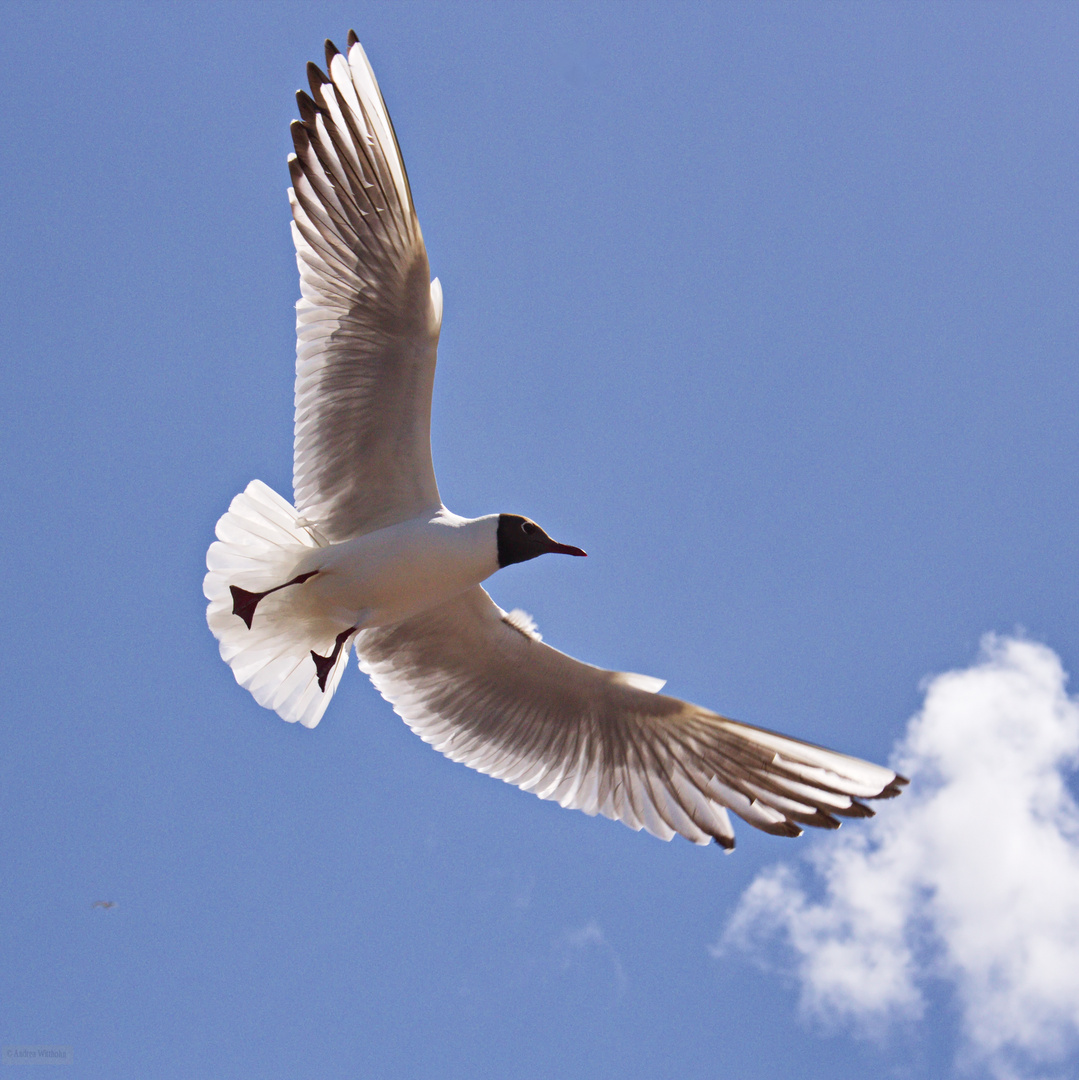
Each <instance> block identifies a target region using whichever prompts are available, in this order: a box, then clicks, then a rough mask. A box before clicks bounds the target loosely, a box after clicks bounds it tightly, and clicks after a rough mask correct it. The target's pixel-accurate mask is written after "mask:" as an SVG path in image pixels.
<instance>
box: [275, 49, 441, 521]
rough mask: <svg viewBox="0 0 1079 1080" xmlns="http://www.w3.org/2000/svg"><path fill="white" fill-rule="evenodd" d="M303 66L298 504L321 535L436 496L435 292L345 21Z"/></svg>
mask: <svg viewBox="0 0 1079 1080" xmlns="http://www.w3.org/2000/svg"><path fill="white" fill-rule="evenodd" d="M326 66H327V67H328V68H329V75H328V76H327V75H325V74H323V72H322V71H320V70H319V68H318V67H316V66H315V65H314V64H309V65H308V69H307V72H308V80H309V82H310V84H311V93H310V95H308V94H305V93H304V92H302V91H301V92H300V93H298V94H297V100H298V101H299V106H300V116H301V119H300V120H297V121H294V122H293V124H292V138H293V143H294V145H295V148H296V153H295V155H292V156H290V157H289V169H290V172H291V174H292V185H293V186H292V188H290V189H289V201H290V202H291V204H292V215H293V226H292V234H293V239H294V240H295V243H296V261H297V264H298V265H299V269H300V292H301V294H302V298H301V300H300V301H299V303H298V304H297V305H296V333H297V338H298V341H297V347H296V445H295V460H294V474H293V486H294V488H295V498H296V508H297V510H299V512H300V513H301V514H302V515H303V516H304V517H305V518H307V519H309V520H310V521H311V522H312V523H313V524H315V525H317V526H318V528H319V529H320V530H321V532H323V533H324V534H325V535H326V536H327V538H328V539H329V540H331V541H340V540H347V539H349V538H351V537H353V536H358V535H360V534H362V533H366V532H371V531H373V530H374V529H377V528H381V527H383V526H385V525H389V524H392V523H393V522H396V521H402V520H405V519H407V518H410V517H414V516H416V515H417V514H419V513H422V512H423V511H425V510H428V509H435V508H437V507H438V506H439V505H440V504H441V500H440V499H439V495H438V486H437V484H436V483H435V473H434V467H433V465H432V463H431V389H432V386H433V384H434V377H435V350H436V347H437V344H438V331H439V327H440V326H441V322H442V290H441V287H440V286H439V284H438V281H437V280H436V281H434V282H430V281H429V277H430V269H429V267H428V264H427V252H426V251H425V249H424V246H423V236H422V235H421V233H420V225H419V222H418V221H417V219H416V211H415V208H414V207H413V205H412V194H411V191H410V190H409V185H408V177H407V175H406V173H405V166H404V162H403V161H402V160H401V152H400V150H399V149H398V146H397V137H396V135H395V134H394V130H393V125H392V124H391V122H390V116H389V113H388V112H387V111H386V105H385V103H384V102H383V100H382V94H381V93H380V92H379V89H378V83H377V82H376V81H375V76H374V73H373V72H372V71H371V65H370V64H369V63H368V61H367V57H366V56H365V55H364V51H363V49H362V47H361V46H360V44H359V42H358V41H357V40H356V35H355V34H353V33H352V32H351V31H350V32H349V49H348V57H347V59H346V57H345V56H343V55H342V54H341V53H339V52H338V51H337V49H336V48H335V47H334V46H333V44H332V43H331V42H327V43H326Z"/></svg>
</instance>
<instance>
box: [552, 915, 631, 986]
mask: <svg viewBox="0 0 1079 1080" xmlns="http://www.w3.org/2000/svg"><path fill="white" fill-rule="evenodd" d="M558 946H559V952H560V953H561V954H562V968H563V970H566V969H568V968H570V967H572V966H574V965H575V964H577V963H579V962H580V961H581V960H582V959H583V958H584V957H585V956H586V955H588V954H591V953H597V952H598V953H599V954H600V955H604V956H606V957H607V960H608V961H609V963H610V965H611V974H612V975H613V977H614V992H615V997H616V998H620V997H621V996H622V995H623V994H624V993H625V992H626V972H625V969H624V968H623V967H622V960H621V957H619V955H618V953H617V952H616V951H615V948H614V946H613V945H611V943H610V942H609V941H608V940H607V935H606V934H604V932H603V928H602V927H601V926H600V925H599V923H598V922H596V920H595V919H590V920H589V921H588V922H587V923H585V925H584V926H582V927H581V928H580V929H578V930H568V931H566V933H564V934H563V935H562V936H561V938H560V939H559V940H558Z"/></svg>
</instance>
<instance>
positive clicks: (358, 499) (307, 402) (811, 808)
mask: <svg viewBox="0 0 1079 1080" xmlns="http://www.w3.org/2000/svg"><path fill="white" fill-rule="evenodd" d="M326 69H327V71H326V72H323V71H322V70H321V69H320V68H318V67H317V66H316V65H314V64H309V65H308V68H307V74H308V80H309V83H310V93H306V92H303V91H300V92H299V93H298V94H297V100H298V102H299V112H300V119H299V120H297V121H294V122H293V124H292V138H293V143H294V146H295V154H292V155H290V156H289V170H290V172H291V176H292V187H291V188H290V189H289V200H290V202H291V205H292V217H293V221H292V235H293V240H294V241H295V245H296V260H297V264H298V266H299V271H300V293H301V299H300V300H299V302H298V303H297V305H296V331H297V338H298V342H297V348H296V421H295V448H294V453H295V457H294V474H293V488H294V495H295V501H296V504H295V506H293V505H291V504H290V503H289V502H288V501H287V500H286V499H284V498H282V497H281V496H280V495H278V494H277V493H276V492H274V491H272V490H271V489H270V488H269V487H267V486H266V485H265V484H263V483H262V482H261V481H258V480H253V481H252V482H251V483H250V484H249V485H248V486H247V488H246V489H245V490H244V491H243V492H242V493H241V494H239V495H237V496H236V497H235V498H234V499H233V500H232V503H231V504H230V506H229V509H228V512H227V513H226V514H225V515H224V516H223V517H222V518H221V519H220V520H219V521H218V523H217V530H216V534H217V540H216V542H215V543H213V544H211V546H210V550H209V552H208V553H207V558H206V564H207V569H208V571H209V572H208V573H207V575H206V578H205V582H204V592H205V594H206V598H207V600H209V607H208V611H207V620H208V622H209V625H210V629H211V630H212V631H213V633H214V635H215V636H216V637H217V639H218V642H219V645H220V650H221V656H222V658H223V659H224V660H225V661H226V662H227V663H228V664H229V665H230V666H231V667H232V671H233V674H234V675H235V677H236V681H237V682H238V683H239V684H240V685H241V686H244V687H246V688H247V689H248V690H250V691H251V693H252V694H253V695H254V697H255V700H256V701H258V703H259V704H260V705H264V706H265V707H266V708H269V709H273V710H275V711H276V712H277V713H278V715H280V716H281V717H282V718H283V719H285V720H289V721H297V720H298V721H299V722H300V723H301V724H303V725H305V726H306V727H309V728H313V727H314V726H315V725H316V724H317V723H318V722H319V720H320V719H321V718H322V715H323V713H324V712H325V711H326V707H327V706H328V705H329V703H330V699H331V698H332V697H333V694H334V691H335V690H336V688H337V685H338V683H339V681H340V679H341V676H342V674H343V672H344V670H345V667H346V666H347V662H348V658H349V655H350V654H351V652H352V651H353V650H355V652H356V655H357V657H358V660H359V666H360V668H361V670H363V671H364V672H365V673H366V674H367V675H368V676H369V677H370V678H371V681H372V682H373V683H374V685H375V686H376V688H377V689H378V690H379V692H380V693H381V694H382V696H383V697H384V698H386V700H387V701H389V702H390V704H391V705H392V706H393V708H394V710H395V711H396V712H397V713H398V714H399V715H400V716H401V717H402V718H403V719H404V721H405V722H406V723H407V724H408V725H409V726H410V727H411V728H412V730H413V731H415V732H416V734H418V735H419V736H420V737H421V738H422V739H424V740H425V741H426V742H428V743H430V744H431V745H432V746H434V747H435V749H437V750H440V751H441V752H442V753H443V754H445V755H446V756H447V757H449V758H452V759H453V760H454V761H459V762H463V763H464V764H466V765H469V766H471V767H472V768H474V769H478V770H479V771H480V772H484V773H487V774H489V775H491V776H495V777H498V778H499V779H501V780H505V781H507V782H508V783H511V784H516V785H517V786H518V787H521V788H523V789H524V790H525V791H531V792H533V793H534V794H536V795H538V796H539V797H540V798H543V799H553V800H555V801H557V802H558V803H560V804H561V805H562V806H565V807H573V808H576V809H579V810H583V811H585V813H588V814H603V815H604V816H606V817H609V818H613V819H616V820H618V821H622V822H624V823H625V824H626V825H628V826H629V827H630V828H632V829H637V830H640V829H642V828H643V829H647V830H648V831H649V832H650V833H652V834H654V835H655V836H658V837H661V838H662V839H664V840H669V839H671V838H672V837H673V836H674V835H675V834H681V835H682V836H684V837H686V838H687V839H689V840H692V841H693V842H694V843H697V844H708V843H710V842H713V841H714V842H715V843H717V844H719V845H720V846H721V847H723V848H726V849H728V850H729V849H730V848H733V846H734V830H733V829H732V827H731V822H730V818H729V816H728V810H733V811H734V813H735V814H737V815H738V816H739V817H741V818H743V819H745V820H746V821H747V822H749V824H751V825H754V826H756V827H757V828H759V829H763V830H764V831H765V832H768V833H773V834H776V835H780V836H797V835H799V834H800V833H801V831H802V830H801V828H800V826H802V825H815V826H820V827H824V828H837V827H838V826H839V823H840V819H842V818H845V817H869V816H871V815H872V813H873V812H872V810H870V809H869V807H867V806H866V805H865V803H864V802H862V801H861V800H863V799H881V798H889V797H891V796H894V795H897V794H899V791H900V788H901V787H902V785H903V784H905V783H906V780H905V779H904V778H903V777H901V776H899V775H897V774H896V773H895V772H893V771H892V770H891V769H887V768H884V767H882V766H879V765H874V764H871V763H869V762H866V761H861V760H859V759H857V758H853V757H849V756H847V755H845V754H839V753H835V752H834V751H831V750H826V749H823V748H821V747H818V746H814V745H811V744H809V743H805V742H801V741H800V740H798V739H793V738H789V737H787V736H784V735H779V734H776V733H774V732H771V731H766V730H764V729H761V728H757V727H752V726H750V725H748V724H742V723H738V722H737V721H734V720H730V719H727V718H726V717H723V716H720V715H719V714H717V713H714V712H711V711H710V710H708V709H705V708H701V707H700V706H698V705H692V704H690V703H688V702H685V701H680V700H679V699H677V698H673V697H668V696H666V695H663V694H660V693H659V692H658V691H659V690H660V688H661V687H662V686H663V685H664V684H663V682H662V680H659V679H654V678H651V677H649V676H645V675H637V674H633V673H630V672H621V671H607V670H604V669H603V668H599V667H594V666H592V665H591V664H586V663H583V662H581V661H579V660H575V659H573V658H572V657H570V656H567V655H566V654H565V653H561V652H558V651H557V650H555V649H552V648H551V647H550V646H548V645H546V644H544V643H543V642H542V640H541V638H540V635H539V634H538V633H537V632H536V628H535V626H534V625H533V623H532V620H531V619H530V618H529V617H528V616H527V615H526V614H525V613H524V612H521V611H513V612H509V613H507V612H505V611H503V610H502V609H501V608H500V607H498V605H497V604H495V603H494V601H493V600H492V599H491V598H490V596H489V595H488V594H487V592H486V591H485V590H484V589H483V587H482V585H481V582H483V581H484V580H485V579H487V578H488V577H490V576H491V575H492V574H494V573H496V572H497V571H498V570H499V569H501V568H502V567H505V566H509V565H511V564H513V563H520V562H526V561H528V560H530V559H534V558H536V557H538V556H540V555H546V554H562V555H573V556H583V555H584V554H585V552H583V551H582V550H581V549H580V548H577V547H572V546H570V545H568V544H562V543H558V542H556V541H555V540H553V539H552V538H551V537H550V536H548V535H547V533H546V532H545V531H544V530H543V529H542V528H541V527H540V526H539V525H537V524H536V522H534V521H532V520H530V519H529V518H527V517H523V516H521V515H519V514H509V513H506V514H489V515H487V516H485V517H479V518H463V517H460V516H458V515H457V514H454V513H453V512H452V511H450V510H448V509H447V508H446V507H445V506H444V505H443V503H442V499H441V498H440V496H439V493H438V485H437V484H436V482H435V473H434V467H433V464H432V460H431V435H430V424H431V390H432V385H433V383H434V377H435V354H436V349H437V346H438V338H439V330H440V328H441V325H442V287H441V286H440V284H439V282H438V279H437V278H435V279H434V280H431V276H430V269H429V266H428V261H427V252H426V250H425V248H424V244H423V236H422V234H421V233H420V226H419V221H418V220H417V218H416V211H415V207H414V206H413V203H412V194H411V191H410V189H409V183H408V175H407V173H406V172H405V165H404V162H403V160H402V159H401V152H400V149H399V147H398V144H397V137H396V135H395V134H394V130H393V125H392V123H391V122H390V117H389V113H388V112H387V110H386V105H385V103H384V101H383V99H382V94H381V92H380V91H379V88H378V83H377V82H376V81H375V76H374V73H373V71H372V70H371V66H370V64H369V63H368V60H367V56H366V54H365V53H364V51H363V49H362V47H361V46H360V44H359V42H358V41H357V39H356V35H355V34H354V33H352V32H350V33H349V35H348V48H347V52H345V53H341V52H339V51H338V50H337V49H336V48H335V47H334V45H333V44H332V43H331V42H329V41H327V42H326ZM327 72H328V73H327Z"/></svg>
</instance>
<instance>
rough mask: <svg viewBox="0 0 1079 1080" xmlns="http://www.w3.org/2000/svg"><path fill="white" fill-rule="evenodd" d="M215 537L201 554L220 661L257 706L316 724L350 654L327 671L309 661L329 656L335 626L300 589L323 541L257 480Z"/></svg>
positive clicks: (338, 657)
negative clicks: (317, 655)
mask: <svg viewBox="0 0 1079 1080" xmlns="http://www.w3.org/2000/svg"><path fill="white" fill-rule="evenodd" d="M216 532H217V540H216V541H215V542H214V543H212V544H211V545H210V550H209V551H208V552H207V553H206V567H207V569H208V570H209V573H208V574H207V575H206V578H205V580H204V581H203V586H202V590H203V592H204V593H205V595H206V599H207V600H209V601H210V604H209V607H208V608H207V609H206V621H207V622H208V623H209V625H210V629H211V630H212V631H213V634H214V637H216V638H217V640H218V644H219V646H220V649H221V659H222V660H224V661H225V662H226V663H227V664H228V665H229V666H230V667H231V668H232V673H233V675H235V676H236V681H237V682H238V683H239V684H240V685H241V686H242V687H244V688H245V689H247V690H250V691H251V693H252V694H253V695H254V698H255V700H256V701H257V702H258V703H259V704H260V705H263V706H265V707H266V708H267V709H273V710H274V711H275V712H277V714H278V715H279V716H281V717H282V719H285V720H288V721H293V722H294V721H296V720H299V722H300V723H301V724H303V725H304V726H305V727H314V726H315V725H316V724H317V723H318V722H319V720H321V719H322V714H323V713H324V712H325V711H326V706H327V705H328V704H329V703H330V699H331V698H332V697H333V694H334V691H335V690H336V689H337V684H338V683H339V682H340V680H341V675H342V673H343V672H344V670H345V667H346V666H347V662H348V655H349V653H350V652H351V650H350V649H340V650H338V653H337V654H336V655H335V657H334V663H333V665H332V668H330V669H329V670H327V671H325V672H322V671H320V668H319V666H318V664H317V663H316V661H315V659H314V658H313V657H312V653H313V652H317V653H322V652H324V651H327V650H326V643H327V641H329V642H333V641H334V639H335V636H336V632H337V630H339V629H340V627H339V625H335V624H334V623H332V622H331V621H330V620H327V619H325V618H321V617H318V616H317V615H314V614H312V613H311V612H310V610H306V609H305V605H304V604H303V603H302V598H303V593H302V589H303V584H304V582H305V581H306V580H307V579H308V578H309V577H312V576H313V575H314V571H311V570H309V569H307V567H308V564H309V563H310V561H311V560H310V555H311V552H312V550H314V549H318V548H321V547H325V546H326V545H327V543H328V541H327V540H326V538H325V537H324V536H322V534H321V533H319V532H318V530H317V529H315V528H314V527H313V526H311V525H307V524H305V523H304V522H303V521H302V519H301V518H300V517H299V515H298V514H297V513H296V509H295V507H293V506H292V505H291V504H290V503H288V502H287V501H286V500H285V499H283V498H282V497H281V496H280V495H278V494H277V492H276V491H274V490H273V489H272V488H269V487H267V485H266V484H264V483H263V482H262V481H261V480H252V481H251V483H250V484H248V485H247V488H246V489H245V490H244V491H243V493H242V494H240V495H237V496H236V498H234V499H233V500H232V503H231V504H230V505H229V509H228V513H226V514H225V515H223V516H222V518H221V519H220V520H219V521H218V523H217V529H216ZM323 667H325V664H324V665H323ZM322 674H325V680H324V681H325V689H322V687H321V686H320V675H322Z"/></svg>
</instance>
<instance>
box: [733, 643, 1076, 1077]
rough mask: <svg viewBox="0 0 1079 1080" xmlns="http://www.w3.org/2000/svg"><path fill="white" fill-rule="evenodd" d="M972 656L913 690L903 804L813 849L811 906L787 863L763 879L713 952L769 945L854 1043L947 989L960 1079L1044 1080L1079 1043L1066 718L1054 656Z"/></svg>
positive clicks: (912, 1014)
mask: <svg viewBox="0 0 1079 1080" xmlns="http://www.w3.org/2000/svg"><path fill="white" fill-rule="evenodd" d="M982 646H983V655H982V657H981V659H980V660H979V662H978V663H977V664H976V665H975V666H974V667H971V668H968V669H966V670H962V671H951V672H948V673H947V674H944V675H940V676H938V677H936V678H934V679H933V680H932V681H931V682H929V684H928V686H927V687H926V697H925V705H924V707H923V709H922V711H921V712H920V713H919V714H918V715H917V716H915V717H914V718H913V719H912V720H911V721H910V724H909V726H908V729H907V734H906V737H905V739H904V740H903V742H902V744H901V745H900V746H899V747H898V749H897V752H896V755H895V760H896V764H897V766H898V768H899V769H900V771H901V772H903V773H905V774H906V775H907V776H909V777H910V778H911V786H910V788H909V789H908V790H907V792H906V793H904V795H903V796H902V797H901V798H900V799H898V800H897V801H896V802H894V803H886V804H882V805H881V807H880V810H881V812H880V814H879V816H878V817H876V818H874V819H873V820H872V821H870V822H866V823H864V824H862V823H859V824H858V825H856V826H854V827H852V828H849V829H845V830H844V831H843V833H841V834H840V835H839V836H831V837H828V838H827V840H826V841H824V842H821V843H819V844H818V845H816V846H815V847H814V848H813V849H812V850H811V852H810V854H809V855H808V861H809V862H810V864H811V865H812V868H813V871H814V876H815V877H816V878H818V879H819V881H820V882H821V883H822V885H823V889H822V890H820V891H819V897H818V898H817V899H811V898H810V896H809V895H807V893H806V891H805V889H804V888H803V885H802V883H801V878H800V875H799V874H798V873H796V872H795V871H794V870H793V869H791V868H790V867H788V866H776V867H773V868H771V869H770V870H767V871H765V872H764V873H762V874H761V875H760V876H758V878H757V879H756V880H755V881H754V882H753V884H752V885H751V886H750V887H749V889H747V890H746V892H745V893H744V894H743V896H742V898H741V900H740V902H739V905H738V908H737V909H736V911H735V913H734V916H733V917H732V918H731V920H730V922H729V923H728V925H727V928H726V930H725V931H724V934H723V936H722V937H721V939H720V942H719V944H718V945H717V946H715V947H714V949H713V950H712V951H713V953H714V954H716V955H721V954H724V953H727V952H729V951H730V949H731V948H732V947H737V948H744V949H748V950H750V951H752V952H753V953H754V954H755V955H756V957H757V958H758V959H759V960H761V961H762V962H763V961H764V960H765V958H766V952H765V947H766V946H768V945H770V944H772V943H774V942H776V941H777V940H778V941H779V942H782V943H783V944H784V945H785V946H786V947H787V950H788V953H787V955H788V956H790V955H791V954H793V959H794V967H793V971H794V973H795V975H796V977H797V979H798V982H799V984H800V987H801V994H802V1007H803V1009H804V1010H805V1011H806V1012H807V1013H808V1014H811V1015H816V1016H819V1017H822V1018H829V1019H834V1018H837V1017H838V1018H841V1019H846V1020H848V1021H851V1022H853V1023H854V1024H855V1025H856V1026H857V1027H858V1028H860V1029H861V1030H862V1031H863V1032H864V1031H866V1030H872V1029H874V1028H877V1029H879V1028H880V1027H882V1026H883V1025H884V1024H887V1023H888V1022H889V1021H891V1020H894V1019H897V1018H906V1019H909V1020H917V1019H918V1018H919V1017H920V1016H921V1015H922V1011H923V1009H924V1006H925V998H924V991H925V990H926V988H927V986H928V984H929V983H930V981H932V980H944V981H946V982H947V983H949V984H950V985H951V987H952V988H953V989H954V994H955V1000H956V1003H957V1004H958V1006H959V1011H960V1015H961V1018H962V1040H963V1061H962V1064H963V1065H964V1066H965V1067H968V1068H976V1069H985V1070H987V1071H988V1072H989V1073H990V1074H992V1075H993V1076H996V1077H1001V1078H1003V1077H1013V1076H1028V1075H1054V1074H1053V1073H1052V1072H1050V1073H1046V1072H1045V1071H1044V1069H1045V1068H1047V1067H1051V1066H1052V1065H1054V1064H1056V1065H1058V1066H1059V1065H1061V1064H1062V1063H1063V1062H1064V1060H1065V1059H1066V1058H1068V1056H1069V1055H1070V1054H1071V1053H1073V1052H1074V1050H1075V1048H1076V1046H1077V1044H1079V809H1077V807H1076V803H1075V800H1074V799H1073V798H1072V796H1071V794H1070V793H1069V791H1068V788H1067V785H1066V775H1067V772H1068V771H1069V770H1070V769H1073V768H1074V766H1075V764H1076V761H1077V759H1079V705H1077V703H1076V702H1075V701H1074V700H1072V699H1070V698H1069V697H1068V696H1067V694H1066V692H1065V681H1066V675H1065V674H1064V671H1063V670H1062V668H1061V664H1060V661H1059V659H1058V658H1057V656H1056V655H1055V654H1054V653H1053V652H1052V651H1051V650H1049V649H1047V648H1046V647H1044V646H1042V645H1038V644H1035V643H1033V642H1030V641H1022V640H1016V639H1011V638H997V637H987V638H986V639H985V640H984V641H983V643H982ZM837 841H838V842H837ZM1072 1063H1073V1064H1074V1061H1072ZM1039 1069H1040V1070H1041V1071H1039Z"/></svg>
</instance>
